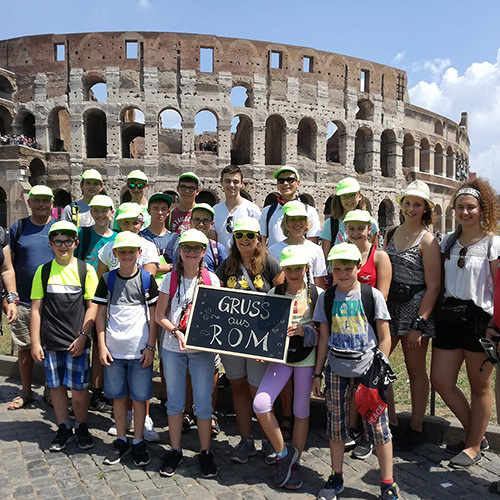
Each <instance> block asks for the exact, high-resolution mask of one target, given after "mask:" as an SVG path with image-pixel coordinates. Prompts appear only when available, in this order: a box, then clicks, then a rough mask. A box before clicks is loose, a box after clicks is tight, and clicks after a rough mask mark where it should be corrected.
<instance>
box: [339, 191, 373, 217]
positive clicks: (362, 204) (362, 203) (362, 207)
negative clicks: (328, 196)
mask: <svg viewBox="0 0 500 500" xmlns="http://www.w3.org/2000/svg"><path fill="white" fill-rule="evenodd" d="M358 192H359V191H358ZM359 194H360V195H361V199H360V200H359V201H358V204H357V205H356V208H357V209H358V210H366V201H365V197H364V196H363V195H362V194H361V193H359ZM331 208H332V218H333V219H342V217H343V216H344V207H343V206H342V202H341V201H340V196H337V195H336V194H334V195H333V196H332V205H331Z"/></svg>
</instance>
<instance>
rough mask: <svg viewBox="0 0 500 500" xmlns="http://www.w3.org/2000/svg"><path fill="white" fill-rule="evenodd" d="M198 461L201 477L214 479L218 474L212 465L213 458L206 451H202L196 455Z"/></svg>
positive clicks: (215, 467)
mask: <svg viewBox="0 0 500 500" xmlns="http://www.w3.org/2000/svg"><path fill="white" fill-rule="evenodd" d="M198 460H199V461H200V467H201V473H202V474H203V477H206V478H210V477H215V476H217V474H218V473H219V471H218V470H217V466H216V465H215V464H214V456H213V455H212V453H211V452H210V451H208V450H203V451H202V452H201V453H200V454H199V455H198Z"/></svg>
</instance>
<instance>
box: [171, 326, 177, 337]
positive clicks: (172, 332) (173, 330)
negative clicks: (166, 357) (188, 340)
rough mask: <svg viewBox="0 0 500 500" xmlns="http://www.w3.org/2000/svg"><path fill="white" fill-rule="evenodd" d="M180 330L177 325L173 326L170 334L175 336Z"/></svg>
mask: <svg viewBox="0 0 500 500" xmlns="http://www.w3.org/2000/svg"><path fill="white" fill-rule="evenodd" d="M178 331H179V329H178V328H177V327H175V328H173V329H172V330H170V334H171V335H172V336H173V337H175V334H176V333H177V332H178Z"/></svg>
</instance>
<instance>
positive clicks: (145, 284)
mask: <svg viewBox="0 0 500 500" xmlns="http://www.w3.org/2000/svg"><path fill="white" fill-rule="evenodd" d="M141 285H142V293H143V294H144V300H145V302H144V305H145V307H146V317H147V319H148V321H150V319H151V317H150V314H149V306H148V300H149V290H150V288H151V273H150V272H148V271H145V270H144V269H142V267H141Z"/></svg>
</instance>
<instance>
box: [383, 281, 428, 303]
mask: <svg viewBox="0 0 500 500" xmlns="http://www.w3.org/2000/svg"><path fill="white" fill-rule="evenodd" d="M422 290H425V285H408V284H406V283H397V282H396V281H391V286H390V288H389V295H388V296H387V302H395V303H397V304H400V303H403V302H408V301H409V300H411V298H412V297H413V296H414V295H416V294H417V293H418V292H420V291H422Z"/></svg>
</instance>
